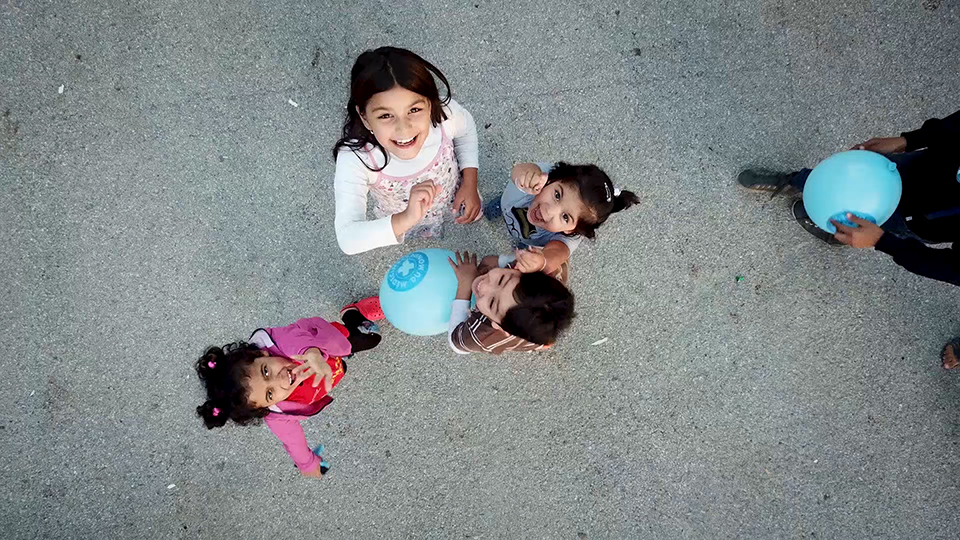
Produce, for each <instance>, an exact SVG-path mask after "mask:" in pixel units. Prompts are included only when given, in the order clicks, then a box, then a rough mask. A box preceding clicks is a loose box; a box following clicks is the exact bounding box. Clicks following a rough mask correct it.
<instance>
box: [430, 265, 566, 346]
mask: <svg viewBox="0 0 960 540" xmlns="http://www.w3.org/2000/svg"><path fill="white" fill-rule="evenodd" d="M456 257H457V260H456V261H454V260H453V259H450V265H451V266H453V269H454V272H456V274H457V284H458V287H457V296H456V299H455V300H454V301H453V308H452V312H451V314H450V329H449V332H448V343H449V344H450V347H451V348H452V349H453V350H454V351H456V352H457V353H460V354H469V353H471V352H485V353H490V354H500V353H502V352H504V351H536V350H543V349H546V348H548V347H549V346H551V345H552V344H553V343H554V342H555V341H556V340H557V337H558V336H559V335H560V333H561V332H562V331H563V330H565V329H566V328H567V327H568V326H570V323H571V322H572V321H573V317H574V312H573V294H571V293H570V291H569V290H568V289H567V287H566V286H564V284H563V283H561V282H560V281H559V280H557V279H556V278H554V277H551V276H549V275H547V274H545V273H544V272H526V273H524V272H520V271H519V270H517V269H515V268H509V267H508V268H499V267H498V268H493V269H490V270H487V271H486V272H483V271H482V270H481V268H479V267H478V265H477V256H476V255H471V254H470V253H466V252H464V253H463V254H460V253H459V252H458V253H457V255H456ZM501 262H502V263H503V262H506V260H505V258H501ZM471 296H475V297H476V299H477V306H476V309H474V310H473V312H472V313H471V312H470V297H471Z"/></svg>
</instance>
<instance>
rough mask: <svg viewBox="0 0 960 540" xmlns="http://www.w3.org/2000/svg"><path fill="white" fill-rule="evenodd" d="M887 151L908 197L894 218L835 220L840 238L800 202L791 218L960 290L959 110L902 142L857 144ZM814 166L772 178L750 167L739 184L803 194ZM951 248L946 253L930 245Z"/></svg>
mask: <svg viewBox="0 0 960 540" xmlns="http://www.w3.org/2000/svg"><path fill="white" fill-rule="evenodd" d="M853 149H858V150H872V151H874V152H878V153H881V154H885V155H886V156H887V157H888V158H890V159H891V160H892V161H893V162H894V163H896V164H897V169H898V170H899V171H900V177H901V179H902V180H903V195H902V196H901V198H900V204H899V205H898V206H897V211H896V213H894V215H893V217H891V218H890V219H889V220H887V222H886V223H884V224H883V226H882V227H878V226H877V225H874V224H873V223H870V222H869V221H865V220H862V219H860V218H858V217H856V216H852V215H848V216H847V217H848V219H850V221H852V222H854V223H856V224H857V226H856V227H848V226H845V225H842V224H839V223H837V222H835V221H834V222H833V224H834V225H835V226H836V227H837V233H836V234H834V235H831V234H830V233H828V232H826V231H824V230H822V229H820V228H819V227H817V226H816V225H815V224H814V223H813V221H812V220H810V218H809V217H808V216H807V213H806V211H805V210H804V209H803V202H802V200H800V199H797V200H796V201H795V202H794V204H793V215H794V217H795V218H796V220H797V222H798V223H800V225H801V226H802V227H803V228H804V229H805V230H806V231H807V232H809V233H811V234H813V235H814V236H816V237H817V238H819V239H821V240H823V241H825V242H827V243H830V244H840V243H842V244H846V245H848V246H853V247H856V248H870V247H872V248H875V249H876V250H877V251H881V252H883V253H886V254H887V255H890V256H892V257H893V260H894V262H896V263H897V264H899V265H900V266H902V267H904V268H906V269H907V270H909V271H910V272H913V273H915V274H919V275H921V276H925V277H929V278H933V279H938V280H940V281H945V282H947V283H952V284H954V285H960V251H958V250H957V249H956V247H955V245H954V243H955V242H956V241H957V240H960V111H957V112H955V113H953V114H951V115H950V116H948V117H946V118H943V119H937V118H932V119H930V120H927V121H926V122H924V123H923V126H922V127H921V128H920V129H917V130H915V131H907V132H905V133H901V134H900V136H899V137H883V138H874V139H870V140H868V141H866V142H863V143H860V144H858V145H856V146H854V147H853ZM809 174H810V169H803V170H801V171H797V172H793V173H771V172H767V171H761V170H755V169H748V170H745V171H743V172H741V173H740V175H739V176H738V177H737V181H738V182H739V183H740V185H742V186H743V187H745V188H748V189H752V190H754V191H768V192H773V195H777V194H778V193H782V192H793V193H802V192H803V186H804V184H805V183H806V181H807V176H808V175H809ZM942 243H950V244H951V246H950V247H947V248H940V249H937V248H933V247H929V246H927V245H926V244H942Z"/></svg>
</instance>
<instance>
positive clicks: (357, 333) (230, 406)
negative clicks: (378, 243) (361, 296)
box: [196, 308, 380, 477]
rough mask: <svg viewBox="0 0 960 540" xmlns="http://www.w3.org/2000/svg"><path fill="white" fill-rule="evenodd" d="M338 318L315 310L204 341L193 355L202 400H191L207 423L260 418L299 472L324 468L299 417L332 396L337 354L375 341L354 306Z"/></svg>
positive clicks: (341, 369) (339, 361)
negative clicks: (239, 336)
mask: <svg viewBox="0 0 960 540" xmlns="http://www.w3.org/2000/svg"><path fill="white" fill-rule="evenodd" d="M341 319H342V320H343V324H340V323H333V324H331V323H329V322H327V321H325V320H323V319H321V318H319V317H312V318H309V319H300V320H299V321H297V322H295V323H293V324H291V325H289V326H283V327H279V328H260V329H258V330H257V331H255V332H254V333H253V335H251V336H250V339H249V340H248V341H247V342H244V341H238V342H236V343H230V344H228V345H225V346H223V347H210V348H209V349H207V351H206V352H205V353H204V355H203V356H202V357H200V359H199V360H198V361H197V364H196V370H197V375H199V376H200V380H201V381H203V384H204V386H205V388H206V391H207V400H206V401H205V402H204V403H203V405H200V406H199V407H197V414H199V415H200V417H202V418H203V422H204V424H205V425H206V426H207V428H208V429H213V428H215V427H222V426H223V425H225V424H226V423H227V421H228V420H233V421H234V422H235V423H237V424H240V425H247V424H250V423H252V422H255V421H257V420H259V419H260V418H263V419H264V421H265V422H266V424H267V426H268V427H269V428H270V431H272V432H273V433H274V434H275V435H276V436H277V438H279V439H280V441H281V442H282V443H283V447H284V448H285V449H286V450H287V453H289V454H290V457H292V458H293V461H294V463H295V464H296V465H297V468H298V469H300V473H301V474H302V475H304V476H314V477H320V476H321V475H322V474H323V472H324V471H323V470H322V469H323V468H322V467H321V458H320V457H318V456H317V455H315V454H314V453H313V451H312V450H310V446H309V445H308V444H307V438H306V436H305V435H304V433H303V428H302V427H301V426H300V421H301V420H305V419H307V418H310V417H311V416H314V415H316V414H317V413H319V412H320V411H321V410H323V408H324V407H326V406H327V405H329V404H330V402H331V401H333V398H332V397H330V396H329V393H330V391H331V390H332V389H333V388H334V387H335V386H337V385H338V384H340V381H341V380H342V379H343V376H344V374H346V372H347V365H346V363H345V362H344V361H343V358H344V357H346V356H349V355H351V354H355V353H357V352H360V351H364V350H368V349H372V348H374V347H376V346H377V344H379V343H380V334H379V329H378V328H377V326H376V325H375V324H373V323H372V322H370V321H368V320H367V319H365V318H364V317H363V316H362V315H361V314H360V311H359V310H358V309H356V308H346V309H345V310H344V311H343V313H342V314H341Z"/></svg>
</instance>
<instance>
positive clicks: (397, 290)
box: [380, 249, 457, 336]
mask: <svg viewBox="0 0 960 540" xmlns="http://www.w3.org/2000/svg"><path fill="white" fill-rule="evenodd" d="M452 257H454V253H453V252H452V251H450V250H449V249H422V250H420V251H414V252H413V253H410V254H408V255H405V256H404V257H402V258H401V259H400V260H399V261H397V262H396V264H394V265H393V266H392V267H390V270H388V271H387V275H385V276H384V277H383V282H382V283H381V284H380V307H381V308H383V314H384V315H386V317H387V320H388V321H390V323H391V324H393V325H394V326H395V327H397V328H398V329H400V330H401V331H403V332H406V333H408V334H413V335H415V336H433V335H436V334H442V333H444V332H446V331H447V326H448V324H449V323H450V309H451V304H452V303H453V299H454V298H456V296H457V275H456V274H455V273H454V271H453V268H451V267H450V263H449V262H447V260H448V259H449V258H452ZM454 260H456V259H454Z"/></svg>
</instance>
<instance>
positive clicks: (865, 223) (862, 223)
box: [847, 214, 874, 227]
mask: <svg viewBox="0 0 960 540" xmlns="http://www.w3.org/2000/svg"><path fill="white" fill-rule="evenodd" d="M847 219H849V220H850V221H852V222H854V223H856V224H857V225H860V226H861V227H866V226H869V225H874V224H873V223H871V222H869V221H867V220H865V219H863V218H861V217H860V216H858V215H856V214H847Z"/></svg>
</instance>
